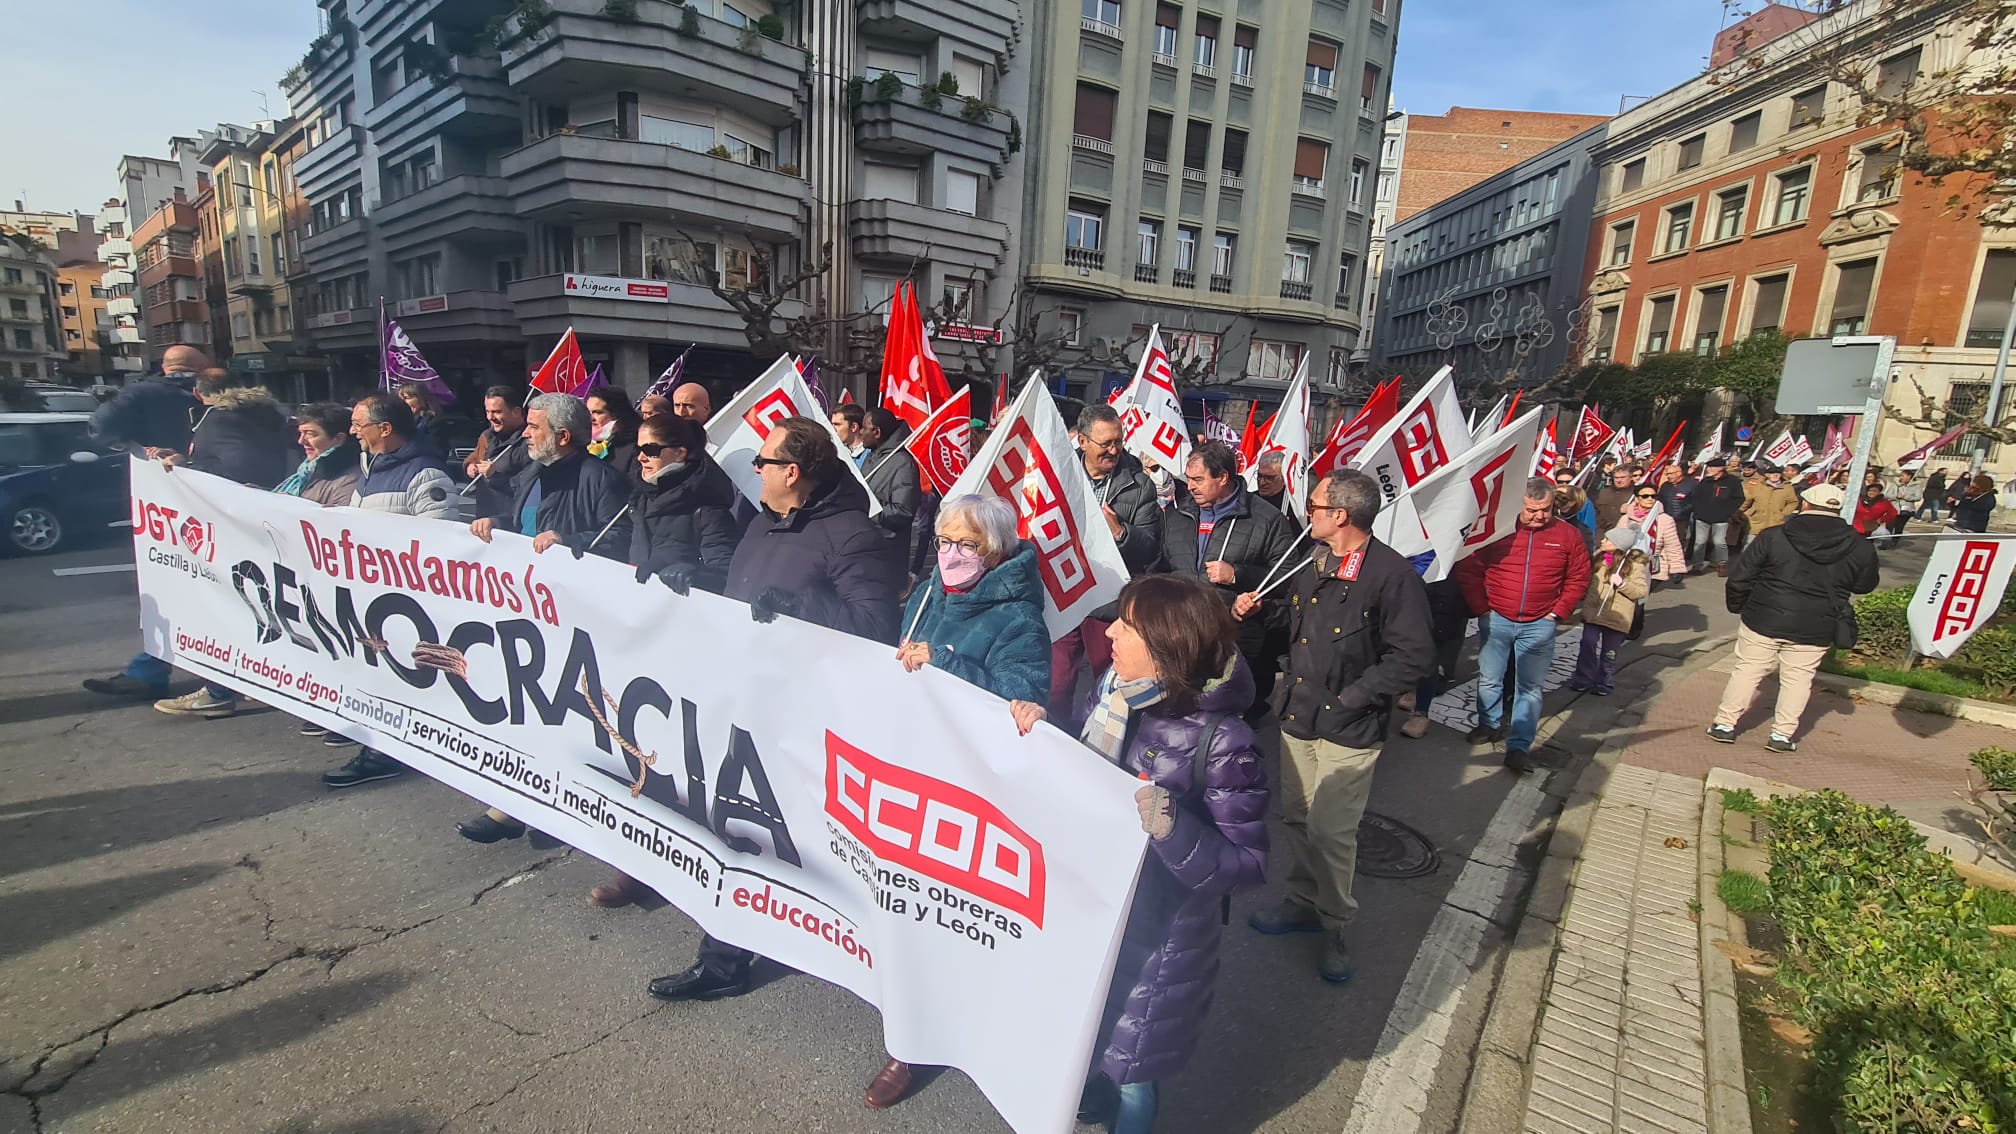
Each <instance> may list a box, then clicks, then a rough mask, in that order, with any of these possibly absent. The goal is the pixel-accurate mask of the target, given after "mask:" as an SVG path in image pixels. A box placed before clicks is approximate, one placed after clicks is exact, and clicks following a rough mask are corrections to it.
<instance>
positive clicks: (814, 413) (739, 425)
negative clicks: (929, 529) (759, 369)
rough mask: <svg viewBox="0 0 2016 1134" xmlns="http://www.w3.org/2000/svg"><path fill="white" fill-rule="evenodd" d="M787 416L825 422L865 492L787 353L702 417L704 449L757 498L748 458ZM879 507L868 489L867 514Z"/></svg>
mask: <svg viewBox="0 0 2016 1134" xmlns="http://www.w3.org/2000/svg"><path fill="white" fill-rule="evenodd" d="M787 417H806V418H811V419H812V420H814V421H816V422H818V423H819V424H820V425H822V426H824V427H825V429H826V433H827V435H828V436H830V437H832V438H833V448H834V451H836V452H838V453H839V454H840V463H841V464H843V465H845V466H847V471H848V472H849V473H851V474H852V475H853V477H854V479H855V480H856V481H858V482H860V485H861V487H862V489H863V490H864V491H865V490H866V489H867V488H868V481H867V480H866V479H865V478H864V477H862V475H861V467H860V466H859V465H856V464H855V463H854V458H853V457H852V456H851V455H850V454H849V453H848V452H847V446H845V445H843V444H841V443H840V434H838V433H836V432H834V430H833V423H832V422H831V421H829V420H828V419H827V417H826V415H825V414H823V413H821V412H820V411H819V403H818V401H817V400H815V399H814V398H813V397H812V391H811V389H810V388H809V387H807V386H806V385H805V377H804V375H801V374H799V373H798V366H797V364H796V363H795V362H793V361H792V358H791V356H790V355H788V354H780V355H778V356H777V361H776V362H773V363H771V364H770V369H768V370H765V371H764V372H763V373H762V375H761V376H760V377H758V378H757V379H756V380H755V381H754V382H751V383H749V384H748V385H747V386H744V387H742V392H741V393H739V394H736V395H735V396H734V397H733V398H731V399H729V401H728V404H727V405H724V406H722V407H721V408H720V409H718V410H716V411H714V416H713V417H712V418H710V419H709V420H708V422H707V451H708V452H709V453H710V454H712V455H713V457H714V462H715V463H716V464H718V465H720V466H721V471H723V472H725V473H727V474H728V479H729V480H732V481H734V482H735V487H736V488H739V489H741V490H742V495H744V496H746V497H748V498H749V502H750V503H752V504H757V503H761V502H762V499H763V477H762V475H761V474H760V473H758V472H757V471H756V466H755V465H754V464H753V463H752V462H753V461H754V460H755V458H756V457H757V455H758V454H759V453H761V452H762V450H763V442H764V441H765V440H767V439H768V438H769V436H770V430H771V429H773V428H775V427H776V425H777V423H778V422H780V421H783V420H784V419H785V418H787ZM881 510H882V505H881V503H880V502H879V501H877V500H876V499H875V494H874V493H873V492H869V493H868V514H869V515H871V516H873V515H875V514H876V513H878V512H880V511H881Z"/></svg>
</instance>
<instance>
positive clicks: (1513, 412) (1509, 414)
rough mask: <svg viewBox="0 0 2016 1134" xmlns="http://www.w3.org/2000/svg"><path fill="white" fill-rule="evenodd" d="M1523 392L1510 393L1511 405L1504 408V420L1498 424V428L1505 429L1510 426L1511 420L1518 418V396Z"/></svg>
mask: <svg viewBox="0 0 2016 1134" xmlns="http://www.w3.org/2000/svg"><path fill="white" fill-rule="evenodd" d="M1525 392H1526V391H1524V390H1514V391H1512V404H1511V405H1509V406H1506V407H1505V419H1504V420H1503V421H1500V422H1499V423H1498V428H1500V429H1503V428H1505V427H1506V426H1508V425H1510V424H1512V422H1513V419H1515V418H1517V417H1518V416H1519V396H1520V395H1521V394H1524V393H1525Z"/></svg>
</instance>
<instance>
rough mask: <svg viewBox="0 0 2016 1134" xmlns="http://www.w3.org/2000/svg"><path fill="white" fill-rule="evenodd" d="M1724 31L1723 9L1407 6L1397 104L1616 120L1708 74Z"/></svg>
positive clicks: (1421, 110)
mask: <svg viewBox="0 0 2016 1134" xmlns="http://www.w3.org/2000/svg"><path fill="white" fill-rule="evenodd" d="M1722 22H1723V6H1722V0H1624V2H1622V3H1619V2H1618V0H1526V2H1525V3H1519V2H1507V0H1402V4H1401V9H1400V55H1399V58H1398V59H1397V60H1396V61H1395V63H1394V67H1393V101H1394V104H1395V105H1396V106H1397V107H1398V108H1399V109H1402V110H1406V111H1408V112H1410V113H1414V114H1441V113H1444V112H1446V111H1447V110H1448V109H1449V108H1450V107H1451V106H1474V107H1488V108H1491V109H1494V110H1548V111H1561V112H1567V113H1574V114H1615V113H1617V100H1618V98H1619V96H1621V95H1655V94H1658V93H1659V92H1661V91H1664V90H1667V89H1669V88H1671V87H1674V86H1678V85H1679V84H1680V83H1682V82H1685V81H1686V80H1688V79H1691V78H1693V77H1694V76H1696V75H1698V74H1700V73H1701V72H1702V71H1703V70H1705V69H1706V68H1707V64H1708V51H1709V48H1710V47H1711V46H1712V45H1713V42H1714V39H1715V33H1716V32H1718V31H1720V30H1721V29H1722ZM1613 41H1614V46H1612V45H1611V43H1612V42H1613Z"/></svg>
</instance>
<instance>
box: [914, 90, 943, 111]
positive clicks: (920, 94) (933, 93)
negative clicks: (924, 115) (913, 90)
mask: <svg viewBox="0 0 2016 1134" xmlns="http://www.w3.org/2000/svg"><path fill="white" fill-rule="evenodd" d="M917 101H918V102H919V103H922V104H923V106H924V109H926V110H937V109H938V108H939V107H941V106H944V105H945V93H944V92H943V91H940V90H939V89H938V88H937V87H935V86H929V87H920V88H918V90H917Z"/></svg>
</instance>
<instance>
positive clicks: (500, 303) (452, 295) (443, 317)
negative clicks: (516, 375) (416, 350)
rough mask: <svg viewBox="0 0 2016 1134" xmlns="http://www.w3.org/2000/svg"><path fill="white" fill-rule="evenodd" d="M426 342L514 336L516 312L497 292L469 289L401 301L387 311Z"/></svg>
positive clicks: (486, 339)
mask: <svg viewBox="0 0 2016 1134" xmlns="http://www.w3.org/2000/svg"><path fill="white" fill-rule="evenodd" d="M389 314H391V315H392V316H393V317H394V318H396V319H398V320H399V325H400V326H401V327H404V328H405V329H406V330H407V331H408V332H410V333H412V334H414V335H417V336H424V337H425V338H426V339H427V340H428V341H430V342H496V341H499V340H500V339H507V338H515V337H517V336H518V333H519V332H518V313H517V310H516V309H515V308H513V307H512V305H511V297H510V296H508V295H506V294H505V293H503V292H501V291H488V290H476V289H471V290H468V291H451V292H448V293H446V294H444V295H429V296H423V297H421V298H419V299H402V300H400V301H399V302H398V303H397V304H396V305H394V306H393V307H392V308H390V310H389Z"/></svg>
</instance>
